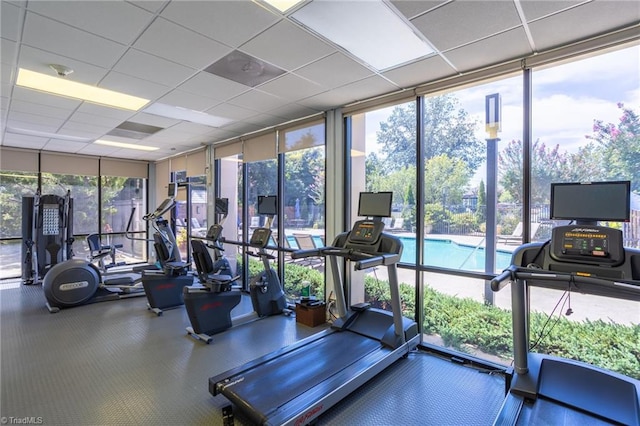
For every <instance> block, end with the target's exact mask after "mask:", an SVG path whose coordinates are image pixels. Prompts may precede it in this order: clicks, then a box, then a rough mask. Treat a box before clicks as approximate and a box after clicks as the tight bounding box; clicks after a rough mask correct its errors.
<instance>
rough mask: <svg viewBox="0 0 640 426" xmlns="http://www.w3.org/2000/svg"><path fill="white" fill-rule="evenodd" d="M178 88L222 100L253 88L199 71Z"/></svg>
mask: <svg viewBox="0 0 640 426" xmlns="http://www.w3.org/2000/svg"><path fill="white" fill-rule="evenodd" d="M178 88H179V89H180V90H184V91H185V92H189V93H195V94H197V95H202V96H207V97H210V98H212V99H216V100H220V101H224V100H227V99H230V98H233V97H235V96H238V95H239V94H241V93H244V92H247V91H249V90H251V89H250V88H248V87H247V86H245V85H243V84H240V83H236V82H235V81H231V80H227V79H226V78H222V77H218V76H217V75H213V74H211V73H208V72H199V73H198V74H196V75H194V76H193V77H191V78H190V79H189V80H187V81H185V82H184V83H182V84H181V85H180V86H178Z"/></svg>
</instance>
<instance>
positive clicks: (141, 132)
mask: <svg viewBox="0 0 640 426" xmlns="http://www.w3.org/2000/svg"><path fill="white" fill-rule="evenodd" d="M160 130H164V129H163V128H162V127H156V126H149V125H147V124H141V123H134V122H133V121H125V122H123V123H122V124H120V125H119V126H118V127H116V128H115V129H113V130H112V131H110V132H109V133H107V134H108V135H110V136H119V137H122V138H131V139H144V138H146V137H147V136H151V135H152V134H154V133H156V132H159V131H160Z"/></svg>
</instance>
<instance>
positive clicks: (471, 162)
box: [377, 94, 484, 173]
mask: <svg viewBox="0 0 640 426" xmlns="http://www.w3.org/2000/svg"><path fill="white" fill-rule="evenodd" d="M415 117H416V103H415V102H410V103H408V104H405V105H401V106H397V107H395V108H394V109H393V111H392V113H391V116H390V117H389V119H388V120H387V121H385V122H383V123H380V130H378V132H377V140H378V143H380V144H381V145H382V149H381V152H384V153H385V154H386V158H384V161H383V163H382V164H383V166H384V169H385V171H386V172H387V173H389V172H391V171H394V170H398V169H400V168H402V167H407V166H409V165H412V164H415V158H416V140H417V137H416V119H415ZM477 125H478V123H477V122H475V121H473V120H471V119H470V118H469V115H468V113H467V112H466V111H465V110H463V109H462V108H460V107H459V103H458V100H457V99H456V98H455V97H454V96H453V95H451V94H446V95H441V96H434V97H430V98H426V99H425V108H424V120H423V126H424V135H425V148H424V150H425V153H424V154H425V158H426V159H427V160H428V159H430V158H434V157H436V156H438V155H442V154H446V155H448V156H450V157H456V158H458V159H460V160H462V162H463V163H465V164H466V166H467V168H468V170H469V171H470V172H472V171H474V170H476V169H477V168H478V166H479V165H480V164H481V162H482V158H483V154H484V143H483V141H481V140H480V139H477V138H476V137H475V136H474V130H475V128H476V126H477Z"/></svg>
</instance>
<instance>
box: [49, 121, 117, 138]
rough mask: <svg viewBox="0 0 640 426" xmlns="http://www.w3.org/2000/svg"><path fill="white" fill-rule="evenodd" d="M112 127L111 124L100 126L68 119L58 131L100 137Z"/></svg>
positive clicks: (87, 136)
mask: <svg viewBox="0 0 640 426" xmlns="http://www.w3.org/2000/svg"><path fill="white" fill-rule="evenodd" d="M112 129H113V128H112V127H111V126H100V125H94V124H87V123H78V122H75V121H68V122H66V123H65V124H64V126H62V128H61V129H60V131H59V132H58V133H61V134H66V135H70V136H78V137H83V138H100V137H102V136H104V135H105V134H106V133H107V132H109V131H111V130H112Z"/></svg>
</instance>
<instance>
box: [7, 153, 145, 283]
mask: <svg viewBox="0 0 640 426" xmlns="http://www.w3.org/2000/svg"><path fill="white" fill-rule="evenodd" d="M0 157H1V158H2V163H1V167H0V170H1V171H0V197H2V199H1V200H0V203H1V204H2V215H1V219H0V232H1V235H0V238H1V240H2V246H1V248H2V253H0V256H1V257H2V265H3V267H2V268H0V278H9V277H18V276H20V275H21V264H22V261H23V259H22V253H21V251H22V244H23V241H22V231H23V230H22V215H23V212H22V197H23V196H33V195H34V194H35V193H36V191H37V190H38V189H39V190H40V193H41V194H43V195H45V194H55V195H60V196H65V195H66V194H67V191H70V194H71V198H72V199H73V232H74V243H73V252H74V256H75V257H80V258H88V256H89V249H88V246H87V244H86V236H87V235H88V234H92V233H98V234H100V236H101V238H102V239H103V240H104V242H105V243H107V242H111V243H114V244H122V245H123V247H122V248H121V249H119V250H118V253H117V259H116V260H117V261H118V262H132V263H133V262H139V261H144V260H145V259H146V248H145V247H144V245H143V244H132V243H131V241H130V240H126V239H125V238H124V232H125V229H126V225H127V222H128V219H129V215H130V212H131V209H132V208H131V206H132V204H133V205H135V206H136V207H138V208H137V213H136V214H137V215H140V217H141V216H143V215H144V214H145V213H146V181H147V175H148V170H147V169H148V166H147V163H145V162H140V161H127V160H115V159H106V158H105V159H100V158H97V157H89V156H79V155H72V154H60V153H50V152H37V151H30V150H20V149H12V148H5V147H2V148H1V156H0ZM14 169H20V170H14ZM117 175H124V176H123V177H117ZM127 175H128V176H127ZM39 181H40V187H38V185H39V183H38V182H39ZM29 214H31V213H29ZM134 229H136V230H137V231H141V232H142V235H143V236H144V237H145V238H146V227H142V228H140V227H139V224H138V223H134Z"/></svg>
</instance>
